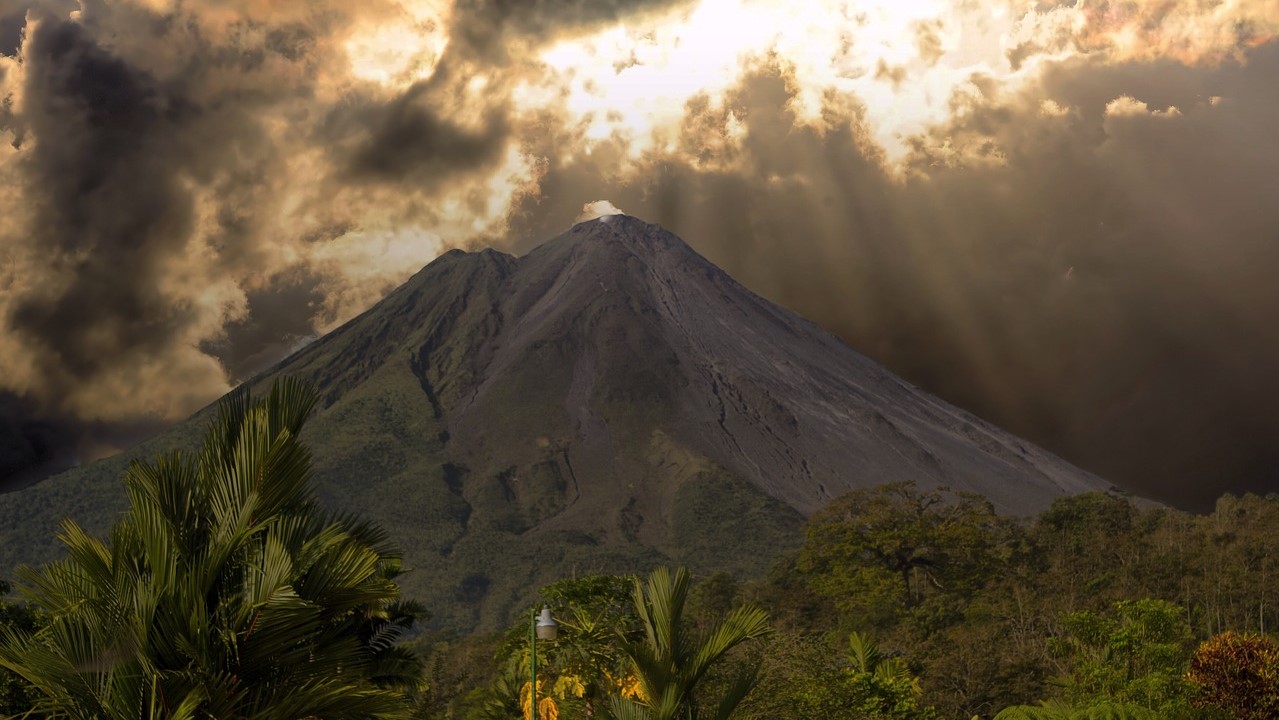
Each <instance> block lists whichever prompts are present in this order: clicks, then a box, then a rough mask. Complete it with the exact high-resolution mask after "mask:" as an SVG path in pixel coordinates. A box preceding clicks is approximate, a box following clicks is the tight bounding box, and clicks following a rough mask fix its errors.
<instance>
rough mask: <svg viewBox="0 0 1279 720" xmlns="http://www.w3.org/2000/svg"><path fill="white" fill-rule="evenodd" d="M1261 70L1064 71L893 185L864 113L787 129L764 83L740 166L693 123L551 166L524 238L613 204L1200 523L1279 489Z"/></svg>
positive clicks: (1275, 171)
mask: <svg viewBox="0 0 1279 720" xmlns="http://www.w3.org/2000/svg"><path fill="white" fill-rule="evenodd" d="M1276 74H1279V48H1277V47H1274V46H1271V47H1267V48H1265V49H1263V50H1261V51H1257V52H1255V53H1253V54H1252V56H1251V57H1250V58H1249V63H1248V64H1247V65H1244V66H1239V65H1234V64H1225V65H1222V66H1219V67H1214V68H1186V67H1184V66H1172V65H1165V64H1162V63H1142V64H1135V63H1134V64H1129V65H1125V66H1120V67H1116V68H1106V67H1102V66H1091V65H1090V64H1089V63H1087V62H1075V63H1069V64H1065V65H1062V66H1061V67H1059V68H1057V70H1055V71H1053V72H1050V73H1048V74H1047V76H1046V79H1045V80H1044V82H1043V84H1042V86H1039V87H1034V88H1030V89H1028V90H1027V91H1026V92H1025V93H1024V94H1019V95H1016V96H1015V97H1011V98H1007V99H1005V100H982V99H980V98H978V99H977V100H975V101H970V104H971V107H970V108H968V109H967V111H966V112H965V114H964V115H963V116H962V117H960V118H958V119H957V120H956V121H955V122H954V124H953V125H951V126H947V127H942V128H939V129H938V130H937V131H936V137H935V138H933V139H931V140H927V139H925V140H921V141H920V143H919V147H918V149H917V150H916V153H915V156H914V158H913V160H912V163H913V166H914V167H915V168H916V171H915V173H914V174H913V175H912V179H911V180H910V181H908V182H905V183H902V182H897V181H894V180H891V179H890V178H889V176H888V175H887V173H886V172H885V170H884V169H883V167H882V166H881V164H880V162H879V159H878V158H877V157H876V156H875V154H874V153H873V152H868V151H867V149H866V148H867V147H868V146H869V145H868V143H866V142H864V141H862V140H861V139H860V138H864V136H865V133H864V130H863V128H862V127H861V123H860V120H859V109H858V107H857V106H856V104H853V103H849V102H847V101H844V102H842V104H839V103H837V102H836V100H837V98H834V97H833V96H831V97H828V98H827V107H826V109H825V114H826V115H827V117H828V121H829V118H832V117H834V118H839V119H840V121H839V122H837V123H834V124H830V125H828V127H827V128H826V130H825V132H819V131H817V130H814V129H812V128H810V127H807V126H804V125H801V124H797V123H796V122H795V118H794V117H793V116H792V115H791V114H790V113H789V112H788V111H786V110H784V109H782V108H785V107H786V102H787V100H789V99H790V96H791V92H792V91H791V90H790V89H789V88H790V87H792V85H788V84H787V82H786V76H785V74H784V73H782V72H780V71H777V70H772V71H768V72H764V73H761V74H757V75H755V76H753V77H751V78H749V79H748V80H747V81H746V82H745V83H744V85H743V86H742V88H740V89H739V90H738V91H737V92H736V93H735V94H734V95H733V96H731V97H730V99H729V100H728V102H727V103H726V105H727V106H728V107H729V108H731V109H732V111H733V112H734V113H735V114H736V117H737V118H739V119H740V120H741V121H742V122H743V123H744V125H745V135H744V138H743V140H742V141H741V143H740V144H739V145H737V146H735V147H734V148H732V150H731V151H728V152H726V153H724V154H722V155H719V156H718V157H717V156H716V155H715V153H711V154H710V155H707V154H706V152H705V150H706V148H714V147H716V145H715V140H714V138H715V137H716V136H717V135H718V136H722V135H723V134H725V133H726V132H727V128H726V125H725V121H724V118H723V117H722V113H723V112H726V111H711V110H703V111H700V112H699V111H696V103H695V104H694V108H693V109H694V112H691V113H690V116H689V118H688V119H687V120H686V137H685V147H684V148H683V149H681V151H680V152H676V153H662V154H653V155H651V156H649V157H648V158H646V159H645V160H644V161H643V163H642V164H641V167H640V168H639V169H637V170H636V171H635V172H634V173H629V174H627V175H626V176H625V177H624V178H623V179H622V180H616V179H614V178H616V172H615V161H616V159H617V157H618V156H613V157H610V156H609V154H608V153H607V152H597V153H595V157H594V158H593V159H591V160H579V161H577V162H575V163H572V164H568V165H558V166H556V165H553V166H552V167H550V168H548V170H547V173H546V175H545V177H544V179H543V190H544V197H543V198H540V199H530V200H529V201H528V202H526V203H525V204H524V206H523V207H522V208H521V209H520V212H519V213H518V214H517V215H516V217H517V218H518V227H519V229H520V231H519V234H520V236H522V237H527V238H541V237H545V236H547V235H548V234H551V232H552V230H553V229H555V227H556V221H559V225H560V226H562V224H563V221H562V220H563V218H566V217H571V216H572V213H573V211H575V210H576V209H578V208H579V207H580V205H581V203H582V202H585V201H588V200H596V199H601V198H604V199H608V200H610V201H612V202H614V203H615V204H616V205H617V206H619V207H622V208H625V209H626V211H627V212H629V213H632V214H636V215H639V216H641V217H645V218H646V219H649V220H651V221H654V222H659V223H662V224H664V225H666V226H668V227H670V228H672V229H673V230H674V231H676V232H678V233H681V234H682V235H683V236H685V237H686V238H688V239H689V240H690V241H691V242H693V243H694V244H695V246H696V247H698V248H699V249H700V250H701V251H702V252H703V253H705V254H706V255H708V256H709V257H710V258H711V259H712V260H714V261H716V262H717V263H719V264H721V265H722V266H723V267H725V268H726V269H727V270H729V272H731V273H733V274H735V275H736V276H737V277H739V278H740V279H742V280H743V281H744V282H745V283H746V284H747V285H748V286H750V287H752V288H754V289H756V290H758V291H760V292H762V293H764V294H765V295H768V296H770V297H772V298H774V299H776V300H779V301H781V302H783V303H784V304H786V305H788V306H790V307H792V308H795V309H796V310H798V311H800V312H801V313H803V314H805V315H807V316H809V317H811V318H813V319H815V320H816V321H818V322H819V323H820V324H822V325H824V326H826V327H828V328H831V329H834V330H836V331H837V332H839V333H840V334H841V335H843V336H844V337H845V338H846V339H847V340H848V341H849V342H850V344H852V345H853V346H854V347H856V348H858V349H860V350H862V351H864V352H866V353H868V354H870V355H872V356H874V357H876V358H877V359H879V360H881V361H882V362H884V363H886V364H887V365H889V366H890V367H893V368H894V369H897V370H898V371H900V372H903V373H904V374H905V375H906V376H908V377H910V378H911V379H914V380H916V381H917V382H919V383H920V384H922V385H924V386H926V387H927V388H929V389H931V390H933V391H935V392H938V393H940V394H942V395H943V396H945V397H947V398H949V399H952V400H954V401H956V402H958V403H960V404H961V405H964V406H966V407H969V408H971V409H973V410H975V411H977V412H978V413H980V414H982V415H984V416H986V417H989V418H991V419H993V420H996V421H997V422H999V423H1001V424H1003V425H1005V426H1006V427H1009V428H1010V429H1012V430H1013V431H1016V432H1019V433H1021V434H1023V435H1026V436H1028V437H1030V438H1031V439H1034V440H1037V441H1039V442H1042V443H1044V444H1046V445H1048V446H1049V447H1051V448H1053V449H1055V450H1057V451H1058V452H1061V453H1062V454H1064V455H1065V456H1066V457H1067V458H1069V459H1071V460H1073V461H1075V462H1077V463H1080V464H1082V465H1084V466H1085V467H1088V468H1089V469H1092V470H1094V471H1097V472H1099V473H1100V474H1102V475H1104V476H1106V477H1108V478H1110V479H1112V480H1113V481H1115V482H1119V483H1121V484H1123V485H1125V486H1127V487H1129V488H1131V489H1133V490H1135V491H1138V492H1142V493H1148V494H1150V495H1153V496H1156V497H1160V498H1163V499H1167V500H1171V501H1174V502H1178V503H1181V504H1186V505H1193V506H1199V507H1202V506H1203V505H1204V504H1206V503H1209V502H1211V500H1212V499H1213V498H1215V497H1216V496H1217V495H1218V494H1220V493H1221V492H1222V491H1223V490H1225V489H1233V490H1236V491H1242V490H1248V489H1252V490H1258V489H1273V487H1274V482H1275V480H1276V472H1277V471H1279V414H1276V413H1275V411H1274V404H1275V401H1276V400H1279V379H1276V377H1275V375H1274V372H1273V368H1274V367H1276V366H1279V328H1276V327H1275V326H1274V323H1273V319H1272V316H1273V311H1274V309H1275V308H1277V307H1279V283H1276V282H1275V273H1276V272H1279V206H1277V205H1276V204H1275V203H1274V201H1273V199H1274V197H1275V193H1276V192H1277V191H1279V147H1277V146H1276V143H1275V142H1274V139H1273V131H1272V130H1270V129H1271V128H1273V127H1276V126H1279V98H1276V96H1275V94H1274V93H1273V92H1272V91H1270V90H1268V88H1270V87H1271V84H1272V82H1273V78H1274V77H1275V76H1276ZM992 95H993V94H992ZM1126 95H1131V96H1134V97H1135V98H1138V99H1140V100H1147V98H1149V100H1148V103H1149V107H1148V108H1145V109H1142V108H1141V107H1140V105H1139V104H1138V103H1137V101H1136V100H1129V101H1120V102H1118V103H1114V101H1115V100H1116V98H1121V97H1123V96H1126ZM1214 95H1222V96H1225V99H1223V100H1220V101H1213V100H1210V97H1211V96H1214ZM1043 100H1053V101H1054V102H1056V103H1058V104H1059V105H1060V107H1063V108H1067V111H1066V112H1065V113H1064V114H1063V113H1056V112H1048V111H1046V109H1045V107H1044V106H1043V105H1042V101H1043ZM1112 103H1114V104H1113V105H1112ZM1173 105H1176V106H1177V107H1178V108H1180V110H1179V112H1177V113H1174V112H1167V108H1169V107H1170V106H1173ZM707 107H708V106H707ZM1108 108H1109V111H1108ZM1160 111H1164V112H1165V114H1156V113H1158V112H1160ZM717 113H718V114H717ZM561 141H562V140H558V141H557V142H561ZM946 141H949V143H946ZM941 147H945V148H946V152H947V153H950V152H954V151H956V150H959V151H961V152H963V153H965V158H964V160H963V161H962V162H956V161H955V159H954V158H953V157H949V156H948V155H946V154H945V153H942V152H940V151H938V150H935V149H934V148H941ZM699 150H700V152H701V154H700V155H699V154H698V152H699ZM716 159H719V160H722V161H723V162H722V163H721V164H720V165H719V166H717V165H716V163H715V160H716ZM575 203H576V205H575Z"/></svg>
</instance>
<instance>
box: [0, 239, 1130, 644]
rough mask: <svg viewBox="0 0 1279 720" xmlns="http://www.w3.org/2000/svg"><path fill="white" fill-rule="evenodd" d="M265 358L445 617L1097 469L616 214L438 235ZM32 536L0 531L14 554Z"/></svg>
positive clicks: (49, 520)
mask: <svg viewBox="0 0 1279 720" xmlns="http://www.w3.org/2000/svg"><path fill="white" fill-rule="evenodd" d="M276 375H292V376H295V377H299V378H302V379H304V380H307V381H310V382H312V383H314V384H315V385H316V387H317V388H318V389H319V391H320V393H321V396H322V397H323V400H324V402H323V404H324V407H323V408H322V409H321V410H320V412H319V413H318V416H317V417H316V418H315V419H314V420H313V421H312V422H311V424H310V425H308V427H307V434H306V436H305V439H306V440H307V441H308V443H309V444H310V446H311V448H312V451H313V453H314V458H315V480H316V489H317V496H318V499H319V500H320V501H321V502H322V503H324V504H326V505H328V506H330V507H335V508H341V509H342V510H344V511H347V512H354V513H357V514H360V515H364V516H366V517H369V518H372V519H375V520H377V521H379V522H380V523H382V524H383V525H384V526H385V527H386V528H387V529H388V531H389V532H390V533H391V534H392V537H393V539H394V540H395V541H396V542H397V544H398V545H400V546H401V547H403V548H405V550H406V553H405V556H406V557H405V560H406V563H407V564H409V565H411V566H414V567H417V568H422V569H423V570H422V571H420V573H421V574H418V573H415V574H414V576H413V577H410V578H409V579H408V582H409V583H410V586H408V587H406V590H408V591H409V592H410V594H414V595H417V596H418V597H421V598H422V599H423V600H425V601H427V602H428V603H429V604H430V605H431V606H432V607H433V608H434V607H439V608H441V609H442V612H441V613H440V614H439V615H437V622H439V623H441V624H444V625H449V626H452V627H455V628H467V627H475V626H477V625H478V626H480V627H486V628H490V629H492V628H496V627H500V626H502V625H503V624H505V622H506V621H507V620H509V617H510V614H511V612H513V608H514V607H515V605H517V604H518V600H519V599H521V598H524V597H526V595H527V590H528V588H532V587H537V586H539V585H544V584H546V583H548V582H550V581H551V580H553V579H555V578H556V577H560V576H563V575H564V574H566V573H567V572H569V571H570V570H571V569H577V570H579V571H590V572H620V571H635V570H637V569H640V568H643V567H649V566H652V565H655V564H658V563H663V562H677V563H682V564H688V565H691V566H693V567H695V568H697V569H699V570H701V571H716V570H728V571H731V572H734V573H736V574H738V575H741V576H749V575H754V574H758V573H761V572H763V571H764V569H765V568H766V567H767V566H768V564H769V563H770V562H771V560H772V558H773V557H774V556H775V555H776V554H777V553H778V552H780V551H782V550H784V549H786V548H788V547H793V546H794V545H795V543H797V542H798V538H799V527H800V524H801V522H802V516H803V515H806V514H809V513H812V512H814V511H816V510H817V509H819V508H821V507H822V506H823V505H825V504H826V503H827V502H828V501H829V500H830V499H832V498H834V497H836V496H839V495H841V494H842V493H844V492H846V491H848V490H850V489H852V488H859V487H868V486H874V485H879V484H882V483H886V482H891V481H898V480H915V481H917V482H918V483H919V484H920V485H921V486H924V487H935V486H938V485H946V486H949V487H952V488H954V489H956V490H963V491H970V492H976V493H980V494H982V495H985V496H986V497H988V498H989V499H990V500H991V502H992V503H993V504H994V506H995V507H996V508H997V509H998V510H1000V511H1001V512H1005V513H1010V514H1025V513H1029V512H1035V511H1038V510H1042V509H1043V508H1045V507H1047V506H1048V504H1050V503H1051V502H1052V501H1053V500H1054V499H1055V498H1057V497H1061V496H1063V495H1068V494H1073V493H1077V492H1083V491H1086V490H1095V489H1105V488H1106V485H1105V483H1104V482H1102V481H1101V480H1099V479H1098V478H1096V477H1093V476H1091V475H1089V474H1088V473H1086V472H1084V471H1082V470H1079V469H1078V468H1075V467H1073V466H1071V465H1069V464H1067V463H1065V462H1063V461H1062V460H1060V459H1059V458H1056V457H1054V456H1052V455H1051V454H1049V453H1047V452H1045V451H1043V450H1041V449H1039V448H1037V447H1035V446H1034V445H1032V444H1030V443H1027V442H1025V441H1022V440H1020V439H1018V438H1016V437H1013V436H1012V435H1009V434H1008V433H1006V432H1004V431H1002V430H1000V429H999V428H997V427H994V426H992V425H990V424H989V423H986V422H984V421H982V420H980V419H978V418H976V417H974V416H972V415H971V414H969V413H966V412H964V411H963V410H960V409H959V408H956V407H954V406H952V405H949V404H948V403H946V402H944V401H942V400H939V399H937V398H934V397H932V396H930V395H928V394H926V393H924V392H922V391H920V390H919V389H917V388H915V387H913V386H911V385H910V384H908V383H906V382H904V381H902V380H901V379H899V378H897V377H896V376H895V375H893V374H892V373H891V372H889V371H888V370H887V369H885V368H884V367H882V366H880V365H878V364H876V363H875V362H873V361H871V360H870V359H868V358H866V357H864V356H862V355H860V354H858V353H857V352H855V351H854V350H852V349H851V348H849V347H848V346H847V345H845V344H844V343H843V342H841V341H840V340H839V339H838V338H836V337H835V336H833V335H831V334H830V333H828V332H826V331H824V330H822V329H821V328H819V327H817V326H816V325H813V324H812V323H810V322H808V321H806V320H804V319H803V318H801V317H799V316H797V315H796V314H794V313H792V312H790V311H789V310H786V309H785V308H781V307H778V306H777V305H774V304H773V303H771V302H768V301H767V300H765V299H763V298H761V297H759V296H758V295H755V294H754V293H752V292H750V291H749V290H747V289H746V288H744V287H742V286H741V285H739V284H738V283H736V282H735V281H734V280H733V279H732V278H730V277H729V276H728V275H727V274H725V273H724V272H722V271H721V270H719V269H718V268H717V267H715V265H713V264H712V263H710V262H709V261H707V260H706V259H705V258H702V257H701V256H700V255H698V254H697V253H696V252H695V251H694V250H693V249H692V248H690V247H689V246H688V245H687V244H685V243H684V241H683V240H681V239H680V238H679V237H677V236H675V235H674V234H672V233H670V232H668V231H666V230H665V229H663V228H661V227H660V226H658V225H653V224H650V223H646V222H644V221H643V220H641V219H639V218H635V217H632V216H629V215H608V216H606V217H601V218H597V219H593V220H588V221H586V222H581V223H578V224H576V225H574V226H573V227H572V228H570V229H569V230H568V231H566V232H565V233H563V234H562V235H560V236H559V237H557V238H555V239H553V240H551V241H549V242H547V243H545V244H543V245H541V246H539V247H537V248H536V249H534V250H532V251H531V252H529V253H528V254H526V255H524V256H522V257H518V258H517V257H513V256H510V255H505V254H502V253H497V252H479V253H463V252H451V253H446V254H444V255H442V256H441V257H440V258H438V259H436V260H435V261H434V262H432V263H431V264H430V265H428V266H427V267H425V268H423V269H422V270H421V271H420V272H419V273H417V274H416V275H415V276H414V277H413V278H412V279H411V280H410V281H409V282H408V283H406V284H405V285H403V286H401V287H400V288H398V289H396V290H395V291H394V292H392V293H391V294H390V295H388V296H387V297H386V298H385V299H384V300H382V301H381V302H380V303H378V304H377V305H375V306H374V307H372V308H370V309H369V310H368V311H367V312H365V313H363V314H362V315H360V316H359V317H357V318H355V319H353V320H351V321H350V322H348V323H346V324H345V325H343V326H342V327H340V328H338V329H337V330H335V331H333V332H332V333H329V334H328V335H326V336H325V337H323V338H321V339H319V340H317V341H316V342H314V343H312V344H310V345H308V346H307V347H305V348H303V349H302V350H300V351H299V352H298V353H296V354H294V355H292V356H290V357H289V358H288V359H286V360H285V361H283V362H282V363H280V364H279V365H278V366H276V367H275V368H274V369H273V370H272V371H271V372H270V373H268V374H266V375H264V376H262V377H260V378H258V379H257V380H255V381H254V383H253V384H254V385H255V386H256V388H257V390H258V391H261V390H263V389H264V388H265V387H266V386H267V385H268V384H269V383H270V381H271V379H272V377H273V376H276ZM204 422H205V418H202V417H197V418H193V419H192V420H190V421H188V423H187V424H186V425H184V426H180V427H179V428H176V429H175V430H174V431H173V432H172V433H171V434H170V436H169V438H168V439H166V440H162V441H161V443H162V444H160V445H153V446H152V447H151V448H148V450H147V453H148V454H151V453H152V452H154V451H155V450H158V449H161V448H167V447H170V446H172V445H173V444H175V443H177V442H178V441H177V440H175V438H180V437H194V436H197V435H198V432H196V429H197V428H198V426H200V425H202V424H203V423H204ZM112 462H115V463H116V464H115V465H111V466H107V467H110V468H112V469H111V470H109V471H104V472H107V473H109V474H111V475H112V476H110V477H103V476H101V475H99V476H98V477H97V478H96V479H95V478H94V472H95V471H94V470H93V469H92V468H85V469H82V470H77V471H75V472H74V473H71V474H68V475H65V476H61V477H59V478H53V479H51V480H49V481H46V482H44V483H41V484H39V485H37V486H35V487H32V488H30V489H28V490H24V491H21V492H19V493H15V494H12V495H0V530H3V529H4V528H16V527H19V526H20V525H21V526H22V527H24V528H25V530H24V532H25V533H26V534H27V536H29V537H30V536H40V537H45V536H47V537H52V536H53V533H54V531H55V530H56V525H57V523H58V521H59V519H60V518H61V517H62V516H63V515H67V514H78V515H79V517H78V518H77V519H84V520H86V522H85V523H84V524H85V526H86V527H87V528H88V529H89V530H90V531H100V530H102V529H104V527H105V522H106V521H107V520H109V519H110V517H113V514H114V513H115V512H117V511H118V510H119V508H120V507H122V506H123V494H122V493H121V492H119V484H118V472H119V471H120V469H121V468H122V467H123V462H124V459H121V460H119V461H118V462H116V461H112ZM95 480H96V481H97V482H96V483H95V482H94V481H95ZM108 482H109V483H110V485H109V487H110V488H111V489H112V490H113V491H115V492H116V494H115V495H112V496H111V497H106V496H105V495H104V493H106V492H108V491H107V490H104V489H101V488H106V487H108V485H107V483H108ZM94 488H98V489H96V490H95V489H94ZM95 492H96V493H97V495H94V493H95ZM89 499H92V507H91V508H89V509H87V510H86V509H85V508H86V507H87V505H86V503H87V502H88V501H89ZM69 503H72V504H76V503H78V504H79V506H80V507H81V510H80V511H76V512H74V513H73V512H72V511H73V510H74V509H75V506H74V505H69ZM32 508H38V509H39V512H38V513H37V514H38V517H34V516H33V515H32V510H31V509H32ZM90 511H92V512H96V513H97V515H96V517H86V515H85V513H87V512H90ZM95 520H96V521H97V522H94V521H95ZM744 527H749V532H743V528H744ZM42 552H44V549H43V548H36V547H32V546H29V544H27V543H24V542H17V541H14V540H13V539H12V538H11V537H10V536H7V535H5V534H3V532H0V561H2V562H3V563H6V564H7V565H8V566H10V567H11V566H12V564H14V563H16V562H35V561H41V560H46V559H49V558H48V556H47V555H46V556H41V555H40V553H42ZM3 569H4V568H3V567H0V571H3ZM532 573H536V574H537V577H533V576H532V575H531V574H532ZM444 608H448V610H447V612H445V611H443V609H444Z"/></svg>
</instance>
